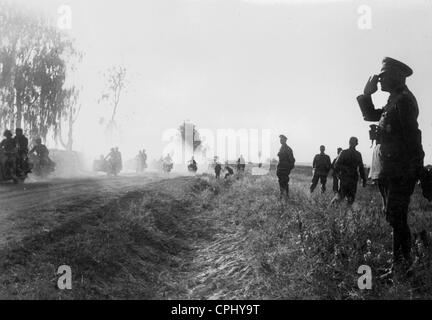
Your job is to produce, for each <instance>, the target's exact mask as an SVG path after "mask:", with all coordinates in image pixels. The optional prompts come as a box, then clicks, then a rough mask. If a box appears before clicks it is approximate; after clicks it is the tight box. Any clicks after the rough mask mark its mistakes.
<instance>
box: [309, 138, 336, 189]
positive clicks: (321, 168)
mask: <svg viewBox="0 0 432 320" xmlns="http://www.w3.org/2000/svg"><path fill="white" fill-rule="evenodd" d="M324 151H325V146H320V153H319V154H317V155H315V157H314V159H313V162H312V167H313V176H312V183H311V185H310V192H311V193H312V192H314V190H315V188H316V186H317V184H318V180H320V182H321V192H322V193H324V192H325V190H326V183H327V175H328V173H329V171H330V168H331V161H330V157H329V156H328V155H326V154H325V153H324Z"/></svg>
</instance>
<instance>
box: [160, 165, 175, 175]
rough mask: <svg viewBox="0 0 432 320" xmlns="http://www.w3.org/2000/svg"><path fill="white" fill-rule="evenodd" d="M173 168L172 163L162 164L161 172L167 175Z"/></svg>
mask: <svg viewBox="0 0 432 320" xmlns="http://www.w3.org/2000/svg"><path fill="white" fill-rule="evenodd" d="M172 168H173V164H172V163H164V164H163V168H162V169H163V171H164V172H166V173H169V172H170V171H171V170H172Z"/></svg>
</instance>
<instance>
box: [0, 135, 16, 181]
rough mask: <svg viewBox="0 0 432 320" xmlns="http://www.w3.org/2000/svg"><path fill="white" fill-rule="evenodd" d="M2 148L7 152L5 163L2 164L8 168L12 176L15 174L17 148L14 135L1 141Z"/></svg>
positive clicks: (0, 147)
mask: <svg viewBox="0 0 432 320" xmlns="http://www.w3.org/2000/svg"><path fill="white" fill-rule="evenodd" d="M0 150H2V151H3V152H4V154H5V157H4V163H3V164H2V165H3V166H4V167H7V168H8V170H9V172H10V174H11V175H12V176H15V172H16V151H17V149H16V144H15V141H14V139H13V138H12V137H10V138H5V139H3V140H2V141H1V142H0Z"/></svg>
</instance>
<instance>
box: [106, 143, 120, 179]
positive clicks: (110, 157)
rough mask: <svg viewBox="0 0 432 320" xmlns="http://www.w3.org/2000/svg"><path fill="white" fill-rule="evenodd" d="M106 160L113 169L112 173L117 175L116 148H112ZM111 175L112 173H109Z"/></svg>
mask: <svg viewBox="0 0 432 320" xmlns="http://www.w3.org/2000/svg"><path fill="white" fill-rule="evenodd" d="M105 160H107V161H108V163H109V167H110V168H111V172H112V173H114V174H116V173H117V163H118V160H117V152H116V150H115V148H111V151H110V153H108V155H107V156H106V157H105ZM109 173H110V172H109Z"/></svg>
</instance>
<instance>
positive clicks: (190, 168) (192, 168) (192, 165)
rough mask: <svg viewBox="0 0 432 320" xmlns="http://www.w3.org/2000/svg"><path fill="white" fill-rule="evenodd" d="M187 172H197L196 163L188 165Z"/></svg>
mask: <svg viewBox="0 0 432 320" xmlns="http://www.w3.org/2000/svg"><path fill="white" fill-rule="evenodd" d="M188 170H189V172H193V173H196V172H197V171H198V167H197V165H196V163H193V162H191V163H189V165H188Z"/></svg>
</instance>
